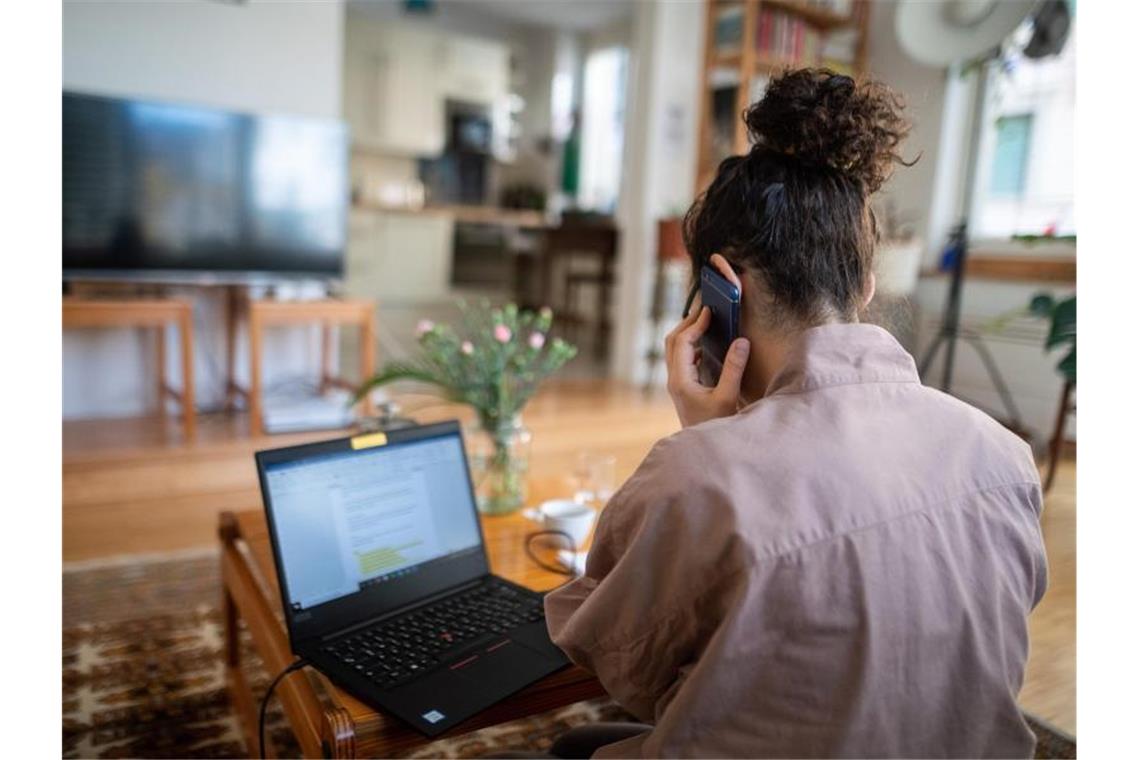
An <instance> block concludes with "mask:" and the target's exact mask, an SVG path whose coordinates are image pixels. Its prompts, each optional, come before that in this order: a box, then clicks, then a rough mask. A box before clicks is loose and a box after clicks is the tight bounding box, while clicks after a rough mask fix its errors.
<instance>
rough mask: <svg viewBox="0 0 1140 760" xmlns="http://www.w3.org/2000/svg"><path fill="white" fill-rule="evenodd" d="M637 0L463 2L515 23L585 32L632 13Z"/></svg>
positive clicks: (503, 0) (489, 0) (493, 0)
mask: <svg viewBox="0 0 1140 760" xmlns="http://www.w3.org/2000/svg"><path fill="white" fill-rule="evenodd" d="M452 2H454V0H452ZM635 2H636V0H462V5H464V6H467V7H468V8H470V9H471V10H476V9H478V10H480V11H482V12H484V13H488V14H491V15H494V16H498V17H499V18H502V19H503V20H504V21H508V22H511V23H516V24H529V25H532V26H547V27H554V28H556V29H566V30H569V31H574V32H584V31H589V30H591V29H597V28H599V27H602V26H605V25H606V24H609V23H612V22H614V21H617V20H618V19H621V18H625V17H627V16H629V15H630V14H631V13H632V12H633V6H634V3H635Z"/></svg>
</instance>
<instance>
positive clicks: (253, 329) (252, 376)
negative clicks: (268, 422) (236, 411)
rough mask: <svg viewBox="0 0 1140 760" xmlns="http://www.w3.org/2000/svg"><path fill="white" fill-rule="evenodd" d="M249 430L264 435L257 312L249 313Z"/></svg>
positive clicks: (259, 331)
mask: <svg viewBox="0 0 1140 760" xmlns="http://www.w3.org/2000/svg"><path fill="white" fill-rule="evenodd" d="M249 429H250V432H251V433H252V434H253V435H262V434H264V433H265V429H264V427H263V425H262V421H261V320H260V319H259V318H258V315H257V310H256V309H250V311H249Z"/></svg>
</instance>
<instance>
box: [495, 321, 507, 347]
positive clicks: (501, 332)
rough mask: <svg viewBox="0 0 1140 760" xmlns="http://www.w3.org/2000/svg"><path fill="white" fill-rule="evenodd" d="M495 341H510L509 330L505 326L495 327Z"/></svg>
mask: <svg viewBox="0 0 1140 760" xmlns="http://www.w3.org/2000/svg"><path fill="white" fill-rule="evenodd" d="M494 334H495V340H497V341H499V342H500V343H506V342H507V341H509V340H510V339H511V328H509V327H507V326H506V325H495V333H494Z"/></svg>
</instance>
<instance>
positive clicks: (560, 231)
mask: <svg viewBox="0 0 1140 760" xmlns="http://www.w3.org/2000/svg"><path fill="white" fill-rule="evenodd" d="M545 238H546V240H545V242H546V253H547V255H548V256H560V255H564V254H573V253H597V254H601V255H602V256H603V257H604V258H606V259H610V258H614V257H615V256H617V239H618V231H617V228H616V227H614V226H612V225H611V226H592V225H591V226H578V225H566V224H563V225H561V226H559V227H551V228H549V229H548V230H546V234H545Z"/></svg>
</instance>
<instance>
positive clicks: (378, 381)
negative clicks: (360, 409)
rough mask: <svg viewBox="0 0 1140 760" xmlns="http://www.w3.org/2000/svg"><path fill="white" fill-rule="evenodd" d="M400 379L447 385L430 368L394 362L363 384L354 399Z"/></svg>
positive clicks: (359, 398) (361, 397)
mask: <svg viewBox="0 0 1140 760" xmlns="http://www.w3.org/2000/svg"><path fill="white" fill-rule="evenodd" d="M399 380H414V381H416V382H420V383H427V384H428V385H439V386H444V387H446V385H447V384H446V383H445V382H443V381H442V380H441V379H440V378H438V377H436V376H435V375H434V374H432V373H431V372H430V371H429V370H426V369H424V368H422V367H416V366H414V365H411V364H399V363H392V364H388V365H386V366H385V367H384V369H383V370H381V371H380V372H379V374H376V375H373V376H372V377H370V378H369V379H368V380H366V381H365V382H364V384H363V385H362V386H360V388H359V389H358V390H357V391H356V396H355V397H354V398H353V401H360V400H361V399H363V398H364V397H365V396H367V395H368V394H369V393H370V392H371V391H373V390H374V389H376V388H379V387H381V386H384V385H388V384H389V383H394V382H397V381H399Z"/></svg>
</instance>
